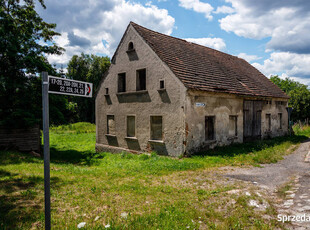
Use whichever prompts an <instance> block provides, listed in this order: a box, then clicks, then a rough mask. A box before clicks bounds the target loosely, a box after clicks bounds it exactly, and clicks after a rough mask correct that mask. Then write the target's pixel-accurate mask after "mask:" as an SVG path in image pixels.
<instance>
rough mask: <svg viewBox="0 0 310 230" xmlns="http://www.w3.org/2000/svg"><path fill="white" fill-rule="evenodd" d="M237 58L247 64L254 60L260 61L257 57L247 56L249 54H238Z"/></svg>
mask: <svg viewBox="0 0 310 230" xmlns="http://www.w3.org/2000/svg"><path fill="white" fill-rule="evenodd" d="M237 56H238V57H239V58H242V59H244V60H246V61H247V62H251V61H255V60H259V59H261V57H258V56H256V55H249V54H246V53H240V54H238V55H237Z"/></svg>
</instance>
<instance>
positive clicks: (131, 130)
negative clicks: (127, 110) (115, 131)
mask: <svg viewBox="0 0 310 230" xmlns="http://www.w3.org/2000/svg"><path fill="white" fill-rule="evenodd" d="M135 136H136V117H135V116H127V137H135Z"/></svg>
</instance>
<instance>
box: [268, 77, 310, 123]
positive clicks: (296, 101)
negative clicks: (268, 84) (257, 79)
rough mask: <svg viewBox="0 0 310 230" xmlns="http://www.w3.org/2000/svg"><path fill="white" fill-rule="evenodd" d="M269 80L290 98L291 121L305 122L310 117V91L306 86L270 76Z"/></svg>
mask: <svg viewBox="0 0 310 230" xmlns="http://www.w3.org/2000/svg"><path fill="white" fill-rule="evenodd" d="M270 80H271V81H272V82H273V83H274V84H276V85H277V86H279V88H280V89H282V90H283V91H284V92H285V93H286V94H287V95H288V96H290V99H289V106H291V107H293V113H292V120H294V121H298V120H305V119H307V118H309V117H310V91H309V89H308V87H307V86H306V85H304V84H301V83H299V82H296V81H294V80H292V79H289V78H286V79H281V78H279V77H278V76H272V77H271V78H270Z"/></svg>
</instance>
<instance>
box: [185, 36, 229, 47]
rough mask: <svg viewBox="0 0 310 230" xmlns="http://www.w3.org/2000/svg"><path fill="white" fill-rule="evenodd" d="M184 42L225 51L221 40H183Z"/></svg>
mask: <svg viewBox="0 0 310 230" xmlns="http://www.w3.org/2000/svg"><path fill="white" fill-rule="evenodd" d="M185 40H186V41H188V42H193V43H196V44H199V45H202V46H207V47H211V48H214V49H217V50H225V49H226V44H225V41H224V40H223V39H222V38H185Z"/></svg>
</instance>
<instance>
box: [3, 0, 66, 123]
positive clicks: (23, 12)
mask: <svg viewBox="0 0 310 230" xmlns="http://www.w3.org/2000/svg"><path fill="white" fill-rule="evenodd" d="M0 4H1V7H0V38H1V39H0V126H7V127H27V126H31V125H33V124H35V123H38V120H40V118H41V116H42V115H41V101H40V100H39V101H38V92H36V90H37V87H35V85H37V81H38V79H37V77H34V76H33V75H34V74H35V73H39V72H42V71H47V72H49V73H50V74H55V70H54V68H53V67H52V66H51V65H50V64H49V63H48V61H47V58H46V55H47V54H61V53H62V51H63V49H62V48H61V47H59V46H57V45H56V44H55V43H54V41H53V37H54V36H57V35H60V34H59V33H57V32H55V28H56V25H55V24H52V23H47V22H44V21H43V19H42V18H41V17H40V16H39V15H38V14H37V12H36V11H35V1H33V0H24V1H19V0H1V1H0ZM39 4H41V5H42V7H43V8H45V5H44V1H43V0H39ZM40 91H41V89H40Z"/></svg>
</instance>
